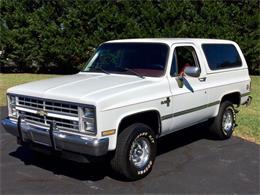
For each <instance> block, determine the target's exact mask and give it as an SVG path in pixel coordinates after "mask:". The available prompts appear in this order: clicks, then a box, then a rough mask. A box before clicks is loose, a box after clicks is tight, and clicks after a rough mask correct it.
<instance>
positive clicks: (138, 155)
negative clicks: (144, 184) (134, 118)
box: [130, 137, 151, 168]
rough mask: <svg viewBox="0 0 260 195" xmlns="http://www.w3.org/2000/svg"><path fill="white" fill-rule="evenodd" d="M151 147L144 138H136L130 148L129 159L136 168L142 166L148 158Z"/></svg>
mask: <svg viewBox="0 0 260 195" xmlns="http://www.w3.org/2000/svg"><path fill="white" fill-rule="evenodd" d="M150 153H151V148H150V145H149V142H148V140H147V139H146V138H144V137H140V138H137V139H136V140H135V141H134V142H133V144H132V147H131V150H130V161H131V162H132V163H133V165H134V166H135V167H136V168H142V167H144V166H145V165H146V164H147V163H148V161H149V159H150Z"/></svg>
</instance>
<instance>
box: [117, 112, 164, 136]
mask: <svg viewBox="0 0 260 195" xmlns="http://www.w3.org/2000/svg"><path fill="white" fill-rule="evenodd" d="M138 122H139V123H144V124H146V125H148V126H149V127H151V128H152V130H153V131H154V133H155V135H156V136H159V135H160V134H161V115H160V112H159V111H158V110H157V109H149V110H144V111H138V112H134V113H130V114H126V115H124V116H123V117H121V119H120V120H119V123H118V125H117V136H118V135H119V134H120V133H121V132H122V131H123V130H124V129H125V128H126V127H127V126H129V125H131V124H133V123H138Z"/></svg>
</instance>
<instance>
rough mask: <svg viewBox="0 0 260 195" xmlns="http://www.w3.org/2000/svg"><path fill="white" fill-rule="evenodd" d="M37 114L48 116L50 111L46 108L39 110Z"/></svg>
mask: <svg viewBox="0 0 260 195" xmlns="http://www.w3.org/2000/svg"><path fill="white" fill-rule="evenodd" d="M36 114H38V115H40V116H47V114H48V112H46V111H44V110H38V111H37V112H36Z"/></svg>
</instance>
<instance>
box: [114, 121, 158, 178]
mask: <svg viewBox="0 0 260 195" xmlns="http://www.w3.org/2000/svg"><path fill="white" fill-rule="evenodd" d="M140 140H141V142H142V143H143V142H144V143H146V144H147V145H146V146H147V148H148V145H149V149H150V150H149V151H150V152H148V153H146V151H147V150H145V153H146V154H148V155H146V156H147V157H148V158H146V159H147V162H146V161H144V162H145V164H143V166H141V167H137V166H136V165H135V164H134V163H136V162H133V161H134V160H133V159H134V157H133V155H131V154H137V152H134V151H137V150H138V149H137V147H136V143H139V142H140ZM156 144H157V140H156V138H155V134H154V132H153V131H152V130H151V128H150V127H148V126H147V125H145V124H142V123H135V124H133V125H130V126H129V127H127V128H125V129H124V130H123V131H122V132H121V133H120V134H119V136H118V142H117V147H116V151H115V155H114V156H113V158H112V160H111V167H112V169H113V170H114V171H115V172H117V173H118V174H119V175H120V176H121V177H123V178H125V179H127V180H137V179H141V178H144V177H145V176H146V175H148V174H149V173H150V172H151V170H152V166H153V164H154V160H155V156H156V147H157V145H156ZM138 146H140V145H138ZM139 155H140V153H139Z"/></svg>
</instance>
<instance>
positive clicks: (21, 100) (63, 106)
mask: <svg viewBox="0 0 260 195" xmlns="http://www.w3.org/2000/svg"><path fill="white" fill-rule="evenodd" d="M18 105H19V106H23V107H26V108H30V109H35V110H39V109H41V110H42V109H44V110H46V111H49V112H52V113H57V114H65V115H70V116H78V107H77V106H76V105H72V104H68V103H64V102H58V101H51V100H41V99H37V98H31V97H18Z"/></svg>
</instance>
